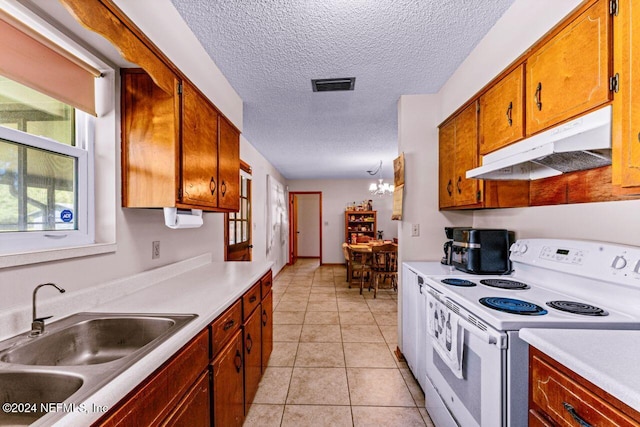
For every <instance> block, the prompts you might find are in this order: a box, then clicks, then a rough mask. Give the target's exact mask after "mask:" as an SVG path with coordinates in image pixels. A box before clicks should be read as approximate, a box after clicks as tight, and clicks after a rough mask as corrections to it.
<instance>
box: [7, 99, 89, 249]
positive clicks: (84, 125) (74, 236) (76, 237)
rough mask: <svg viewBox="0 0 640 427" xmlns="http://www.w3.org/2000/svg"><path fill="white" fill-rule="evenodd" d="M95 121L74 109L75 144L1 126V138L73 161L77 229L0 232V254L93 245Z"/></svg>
mask: <svg viewBox="0 0 640 427" xmlns="http://www.w3.org/2000/svg"><path fill="white" fill-rule="evenodd" d="M94 120H95V119H94V118H93V117H92V116H90V115H89V114H86V113H83V112H81V111H79V110H76V128H75V141H76V145H75V146H71V145H66V144H62V143H60V142H57V141H54V140H51V139H48V138H44V137H41V136H37V135H32V134H29V133H26V132H22V131H19V130H15V129H9V128H6V127H2V126H0V138H2V139H4V140H6V141H10V142H15V143H18V144H21V145H23V146H26V147H31V148H37V149H41V150H46V151H49V152H52V153H56V154H62V155H65V156H70V157H73V158H75V159H76V172H77V175H76V180H77V187H76V194H75V197H76V204H77V208H76V211H74V213H73V214H74V216H75V217H76V220H77V224H78V226H77V229H76V230H43V231H17V232H1V233H0V255H5V254H12V253H16V252H17V253H20V252H31V251H38V250H48V249H56V248H62V247H74V246H83V245H89V244H92V243H94V242H95V215H94V212H95V208H94V196H93V195H94V162H93V157H94V156H93V144H94V138H95V135H94V128H95V123H94Z"/></svg>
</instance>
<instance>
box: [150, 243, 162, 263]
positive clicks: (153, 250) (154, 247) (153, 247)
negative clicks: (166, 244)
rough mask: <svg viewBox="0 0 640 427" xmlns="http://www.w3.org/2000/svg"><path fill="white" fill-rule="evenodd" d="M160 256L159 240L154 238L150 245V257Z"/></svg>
mask: <svg viewBox="0 0 640 427" xmlns="http://www.w3.org/2000/svg"><path fill="white" fill-rule="evenodd" d="M158 258H160V240H155V241H154V242H153V243H152V245H151V259H158Z"/></svg>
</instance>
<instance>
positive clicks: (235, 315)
mask: <svg viewBox="0 0 640 427" xmlns="http://www.w3.org/2000/svg"><path fill="white" fill-rule="evenodd" d="M240 325H242V303H241V302H240V300H238V301H236V302H235V303H234V304H233V305H232V306H231V307H229V308H228V309H227V310H226V311H225V312H224V313H222V314H221V315H220V316H218V318H217V319H216V320H215V321H214V322H213V323H212V324H211V357H215V356H216V355H217V354H218V352H219V351H220V350H221V349H222V348H223V347H224V346H225V344H226V343H227V341H229V339H230V338H231V337H232V336H233V334H234V333H236V331H238V330H239V329H240Z"/></svg>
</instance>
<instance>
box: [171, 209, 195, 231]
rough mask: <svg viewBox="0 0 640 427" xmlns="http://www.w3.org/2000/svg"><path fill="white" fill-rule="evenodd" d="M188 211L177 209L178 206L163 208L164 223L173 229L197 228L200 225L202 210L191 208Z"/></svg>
mask: <svg viewBox="0 0 640 427" xmlns="http://www.w3.org/2000/svg"><path fill="white" fill-rule="evenodd" d="M188 212H189V211H178V208H164V223H165V225H166V226H167V227H169V228H173V229H181V228H198V227H200V226H202V224H203V221H202V210H200V209H191V211H190V213H188Z"/></svg>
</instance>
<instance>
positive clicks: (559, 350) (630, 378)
mask: <svg viewBox="0 0 640 427" xmlns="http://www.w3.org/2000/svg"><path fill="white" fill-rule="evenodd" d="M520 338H522V339H523V340H524V341H526V342H528V343H529V344H531V345H532V346H534V347H536V348H537V349H538V350H540V351H542V352H543V353H545V354H546V355H548V356H550V357H551V358H552V359H554V360H556V361H558V362H559V363H561V364H563V365H564V366H566V367H567V368H569V369H571V370H572V371H574V372H575V373H576V374H578V375H580V376H581V377H583V378H585V379H586V380H588V381H590V382H592V383H593V384H595V385H596V386H598V387H600V388H601V389H602V390H604V391H606V392H607V393H609V394H611V395H612V396H614V397H615V398H617V399H619V400H620V401H622V402H624V403H626V404H627V405H629V406H630V407H632V408H633V409H635V410H636V411H640V364H638V358H637V355H638V354H640V330H594V329H526V328H525V329H521V330H520Z"/></svg>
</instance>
